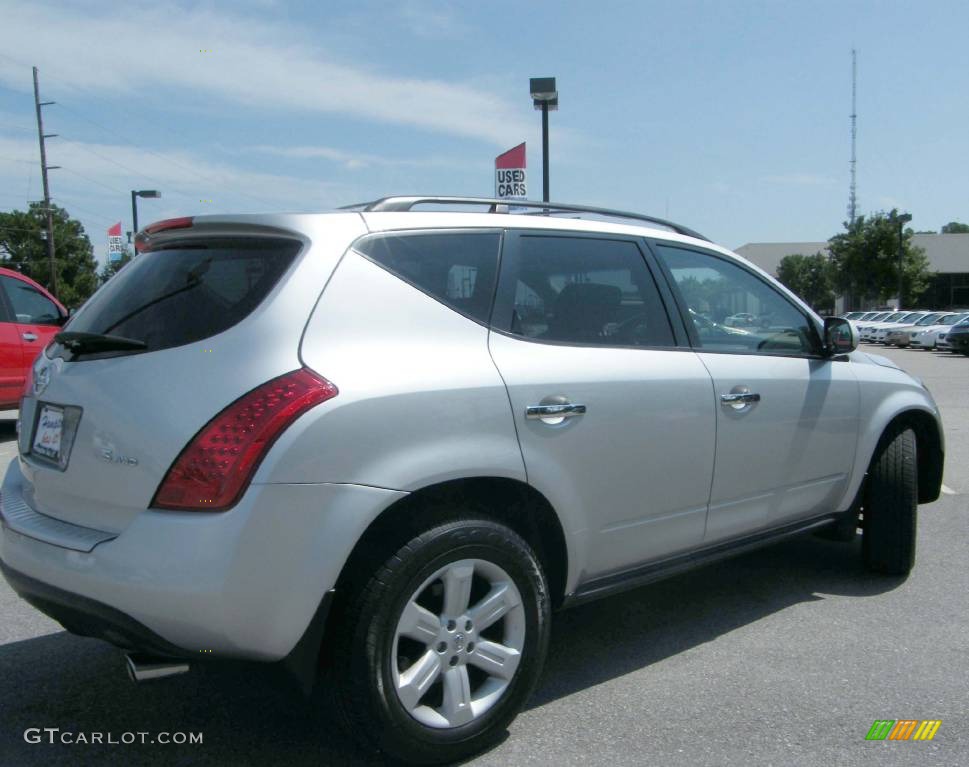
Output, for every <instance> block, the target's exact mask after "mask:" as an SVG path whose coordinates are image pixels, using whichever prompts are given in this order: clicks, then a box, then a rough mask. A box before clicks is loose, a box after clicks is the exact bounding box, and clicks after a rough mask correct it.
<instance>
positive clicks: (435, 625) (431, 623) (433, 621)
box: [397, 602, 441, 645]
mask: <svg viewBox="0 0 969 767" xmlns="http://www.w3.org/2000/svg"><path fill="white" fill-rule="evenodd" d="M440 630H441V621H440V620H439V619H438V617H437V616H436V615H435V614H434V613H432V612H431V611H430V610H427V609H425V608H423V607H421V606H420V605H419V604H417V602H408V603H407V607H405V608H404V612H403V614H402V615H401V616H400V623H399V624H398V627H397V631H398V632H399V633H400V634H403V635H404V636H405V637H409V638H410V639H413V640H415V641H417V642H420V643H422V644H425V645H428V644H430V643H431V642H433V641H434V640H435V639H437V635H438V632H439V631H440Z"/></svg>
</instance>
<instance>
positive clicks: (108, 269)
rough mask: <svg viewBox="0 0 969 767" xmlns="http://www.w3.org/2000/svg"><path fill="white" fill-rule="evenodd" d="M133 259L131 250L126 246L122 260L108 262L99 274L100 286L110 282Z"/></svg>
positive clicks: (122, 251) (123, 249) (122, 252)
mask: <svg viewBox="0 0 969 767" xmlns="http://www.w3.org/2000/svg"><path fill="white" fill-rule="evenodd" d="M131 258H132V255H131V248H129V247H128V246H127V245H125V246H124V247H123V248H122V249H121V258H119V259H118V260H117V261H108V262H107V263H106V264H105V265H104V267H103V268H102V269H101V271H100V272H98V284H99V285H103V284H104V283H106V282H107V281H108V280H110V279H111V278H112V277H114V275H116V274H117V273H118V272H119V271H120V270H121V267H122V266H124V265H125V264H127V263H128V262H129V261H130V260H131Z"/></svg>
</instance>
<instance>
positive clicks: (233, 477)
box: [151, 368, 339, 511]
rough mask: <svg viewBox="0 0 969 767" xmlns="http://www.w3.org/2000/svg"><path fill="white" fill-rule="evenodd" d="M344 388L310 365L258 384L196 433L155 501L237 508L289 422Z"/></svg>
mask: <svg viewBox="0 0 969 767" xmlns="http://www.w3.org/2000/svg"><path fill="white" fill-rule="evenodd" d="M338 393H339V391H338V389H337V388H336V386H334V385H333V384H332V383H330V382H329V381H327V380H326V379H325V378H323V377H322V376H318V375H317V374H316V373H314V372H312V371H311V370H307V369H306V368H302V369H300V370H294V371H293V372H291V373H287V374H286V375H283V376H280V377H279V378H274V379H273V380H271V381H269V382H267V383H264V384H263V385H262V386H258V387H256V388H255V389H253V390H252V391H251V392H249V393H248V394H245V395H243V396H242V397H240V398H239V399H237V400H236V401H235V402H233V403H232V404H231V405H229V406H228V407H227V408H226V409H225V410H223V411H222V412H221V413H219V414H218V415H217V416H216V417H215V418H213V419H212V420H211V421H209V422H208V423H207V424H206V425H205V426H203V427H202V429H201V431H199V433H198V434H196V435H195V437H193V438H192V441H191V442H189V443H188V445H186V446H185V449H184V450H182V452H181V454H180V455H179V456H178V458H176V459H175V463H173V464H172V467H171V468H170V469H169V470H168V473H167V474H166V475H165V479H163V480H162V483H161V485H159V487H158V491H157V492H156V493H155V498H154V500H153V501H152V504H151V505H152V506H153V507H155V508H160V509H178V510H182V511H225V510H226V509H229V508H231V507H232V506H234V505H235V504H236V503H237V502H238V500H239V498H240V497H241V496H242V494H243V492H245V490H246V488H247V487H248V486H249V482H250V481H251V479H252V476H253V474H254V473H255V471H256V469H257V468H258V467H259V464H260V463H261V462H262V459H263V458H264V457H265V455H266V453H267V452H268V451H269V448H270V447H272V444H273V443H274V442H275V441H276V439H277V438H278V437H279V435H280V434H282V433H283V431H284V430H285V429H286V427H287V426H289V424H291V423H292V422H293V421H295V420H296V419H297V418H298V417H299V416H301V415H302V414H303V413H305V412H306V411H307V410H309V409H310V408H312V407H314V406H315V405H318V404H320V403H321V402H325V401H326V400H328V399H332V398H333V397H335V396H336V395H337V394H338Z"/></svg>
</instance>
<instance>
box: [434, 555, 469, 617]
mask: <svg viewBox="0 0 969 767" xmlns="http://www.w3.org/2000/svg"><path fill="white" fill-rule="evenodd" d="M473 576H474V565H470V564H468V565H455V566H454V567H449V568H448V569H447V571H446V572H445V573H444V577H443V578H442V580H443V581H444V614H445V615H446V616H448V617H449V618H456V617H457V616H459V615H463V614H464V611H465V610H467V609H468V602H469V601H470V599H471V579H472V577H473Z"/></svg>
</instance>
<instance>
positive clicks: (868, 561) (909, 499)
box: [862, 429, 918, 575]
mask: <svg viewBox="0 0 969 767" xmlns="http://www.w3.org/2000/svg"><path fill="white" fill-rule="evenodd" d="M915 450H916V445H915V433H914V432H913V431H912V430H911V429H905V430H900V431H896V432H894V433H893V434H892V435H890V436H889V437H887V438H886V439H884V440H883V442H882V445H881V446H880V450H879V451H878V452H877V453H876V455H875V458H874V459H873V460H872V464H871V468H870V469H869V472H868V484H867V488H866V491H865V502H864V533H863V535H862V557H863V559H864V562H865V566H866V567H867V568H868V569H869V570H871V571H873V572H878V573H884V574H886V575H907V574H908V573H909V571H910V570H911V569H912V566H913V565H914V564H915V532H916V511H917V508H918V471H917V464H916V453H915Z"/></svg>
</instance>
